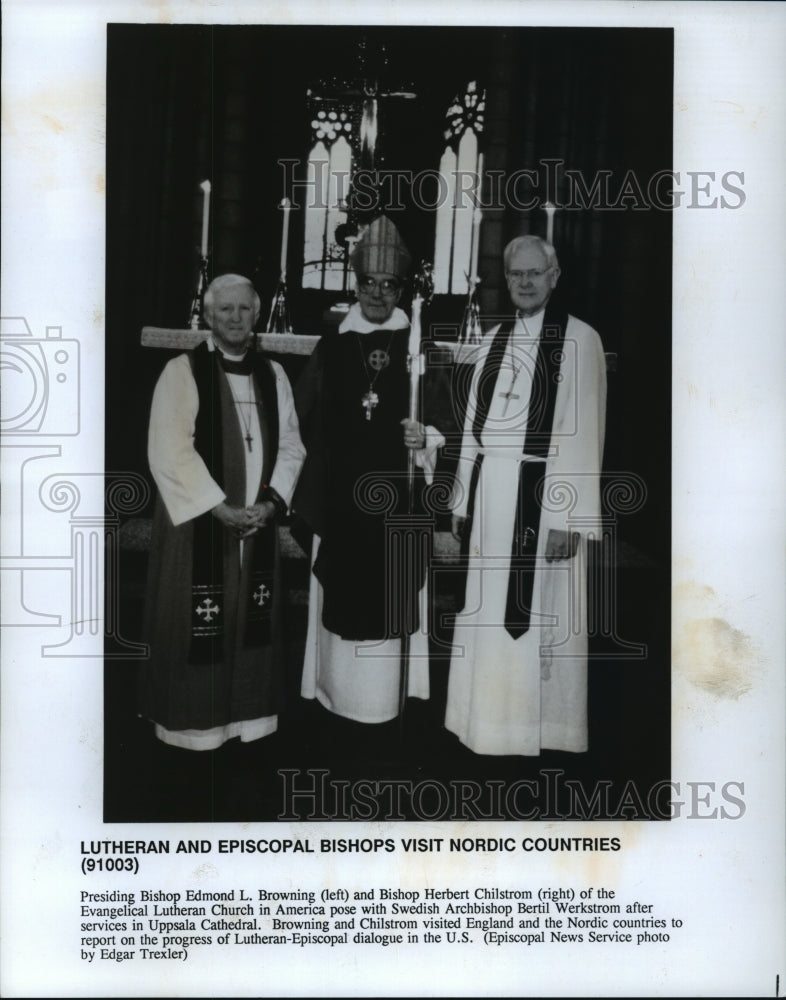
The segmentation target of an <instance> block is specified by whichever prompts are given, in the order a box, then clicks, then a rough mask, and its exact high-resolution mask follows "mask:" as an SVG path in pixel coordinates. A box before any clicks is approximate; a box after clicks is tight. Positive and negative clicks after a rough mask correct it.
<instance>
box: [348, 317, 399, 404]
mask: <svg viewBox="0 0 786 1000" xmlns="http://www.w3.org/2000/svg"><path fill="white" fill-rule="evenodd" d="M395 332H396V331H395V330H393V331H392V333H391V334H390V340H388V346H387V349H386V350H384V351H372V356H373V355H374V354H377V355H378V367H377V366H376V365H374V367H376V372H375V374H374V377H373V378H372V376H371V373H370V372H369V370H368V364H367V363H366V355H365V354H364V352H363V344H362V343H361V335H360V334H357V338H358V350H359V351H360V359H361V361H362V362H363V369H364V371H365V373H366V378H367V379H368V392H367V393H365V394H364V395H363V396H362V398H361V400H360V405H361V406H362V407H363V409H364V410H365V411H366V420H371V413H372V410H373V409H374V407H375V406H376V405H377V404H378V403H379V396H378V394H377V393H376V392H374V384H375V383H376V381H377V379H378V378H379V376H380V375H381V374H382V372H383V371H384V370H385V369H386V368H387V366H388V365H389V364H390V346H391V344H392V343H393V334H395ZM373 364H374V363H373V362H372V365H373Z"/></svg>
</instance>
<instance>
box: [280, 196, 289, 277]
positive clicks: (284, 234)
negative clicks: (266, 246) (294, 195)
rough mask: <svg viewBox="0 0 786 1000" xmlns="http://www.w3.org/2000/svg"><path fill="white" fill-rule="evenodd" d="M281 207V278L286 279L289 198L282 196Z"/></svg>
mask: <svg viewBox="0 0 786 1000" xmlns="http://www.w3.org/2000/svg"><path fill="white" fill-rule="evenodd" d="M281 208H283V209H284V220H283V226H282V230H281V267H280V268H279V270H280V271H281V280H282V281H286V277H287V245H288V244H289V213H290V210H291V208H292V203H291V202H290V200H289V198H284V199H283V200H282V202H281Z"/></svg>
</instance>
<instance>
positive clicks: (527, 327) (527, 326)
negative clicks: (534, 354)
mask: <svg viewBox="0 0 786 1000" xmlns="http://www.w3.org/2000/svg"><path fill="white" fill-rule="evenodd" d="M545 315H546V310H545V309H541V310H540V312H536V313H535V315H534V316H522V315H521V310H520V309H517V310H516V328H517V330H518V332H519V333H523V334H524V336H525V337H526V338H527V339H529V340H534V339H535V338H537V337H539V336H540V331H541V330H542V329H543V317H544V316H545Z"/></svg>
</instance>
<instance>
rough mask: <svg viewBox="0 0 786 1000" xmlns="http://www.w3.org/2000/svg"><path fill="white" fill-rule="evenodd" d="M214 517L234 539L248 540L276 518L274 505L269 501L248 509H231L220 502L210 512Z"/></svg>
mask: <svg viewBox="0 0 786 1000" xmlns="http://www.w3.org/2000/svg"><path fill="white" fill-rule="evenodd" d="M211 513H212V514H213V516H214V517H217V518H218V520H219V521H220V522H221V523H222V524H223V525H224V527H225V528H228V529H229V531H231V532H232V533H233V534H234V536H235V538H240V539H242V538H248V537H249V536H250V535H254V534H256V532H257V531H259V529H260V528H264V527H265V525H266V524H267V523H268V522H269V521H272V519H273V518H274V517H275V516H276V505H275V504H274V503H273V502H272V501H271V500H263V501H262V502H261V503H256V504H252V505H251V506H250V507H232V506H231V505H230V504H228V503H226V502H224V501H222V502H221V503H220V504H217V505H216V506H215V507H214V508H213V510H212V511H211Z"/></svg>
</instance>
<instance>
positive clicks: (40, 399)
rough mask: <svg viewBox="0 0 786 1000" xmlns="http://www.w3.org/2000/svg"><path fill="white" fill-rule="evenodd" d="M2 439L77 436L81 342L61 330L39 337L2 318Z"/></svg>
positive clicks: (22, 322)
mask: <svg viewBox="0 0 786 1000" xmlns="http://www.w3.org/2000/svg"><path fill="white" fill-rule="evenodd" d="M0 370H2V378H3V407H2V416H0V429H2V432H3V434H13V435H16V434H21V435H26V434H37V435H38V436H40V437H43V436H50V435H53V436H57V437H63V436H68V435H74V434H78V433H79V342H78V341H76V340H65V339H64V338H63V336H62V327H59V326H48V327H47V328H46V337H45V338H43V339H42V338H40V337H38V338H36V337H34V336H33V334H32V331H31V330H30V327H29V325H28V323H27V320H26V319H25V318H24V317H22V316H5V317H0Z"/></svg>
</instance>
